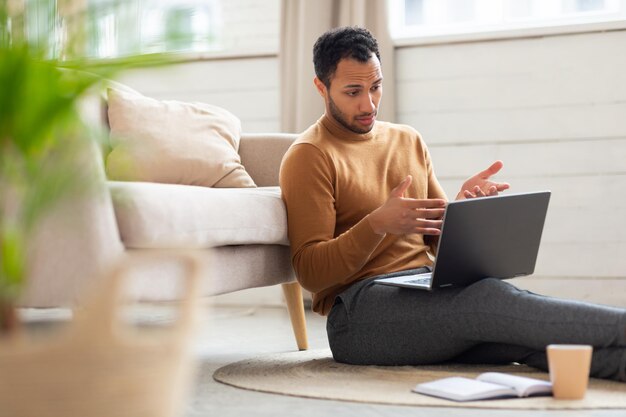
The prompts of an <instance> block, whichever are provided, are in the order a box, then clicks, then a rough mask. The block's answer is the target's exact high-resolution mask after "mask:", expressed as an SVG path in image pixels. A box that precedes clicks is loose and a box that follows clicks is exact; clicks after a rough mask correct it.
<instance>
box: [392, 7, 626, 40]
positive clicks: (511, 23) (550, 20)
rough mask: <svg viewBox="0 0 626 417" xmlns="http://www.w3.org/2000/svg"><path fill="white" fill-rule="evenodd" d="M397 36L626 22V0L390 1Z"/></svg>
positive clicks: (394, 30) (393, 30) (427, 35)
mask: <svg viewBox="0 0 626 417" xmlns="http://www.w3.org/2000/svg"><path fill="white" fill-rule="evenodd" d="M389 16H390V27H391V30H392V36H393V37H394V38H396V39H399V38H415V37H433V36H441V35H453V34H457V35H458V34H469V33H477V32H492V31H493V32H495V31H502V30H509V29H523V28H532V27H547V26H561V25H570V24H580V23H592V22H606V21H626V0H389Z"/></svg>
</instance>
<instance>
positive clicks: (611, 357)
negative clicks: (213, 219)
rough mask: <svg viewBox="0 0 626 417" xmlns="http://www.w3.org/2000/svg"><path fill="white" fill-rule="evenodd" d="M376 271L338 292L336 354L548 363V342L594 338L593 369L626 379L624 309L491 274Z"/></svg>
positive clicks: (390, 360) (363, 358) (395, 360)
mask: <svg viewBox="0 0 626 417" xmlns="http://www.w3.org/2000/svg"><path fill="white" fill-rule="evenodd" d="M424 271H425V269H420V270H412V271H402V272H398V273H394V274H387V275H385V276H396V275H404V274H411V273H416V272H424ZM374 279H375V278H368V279H365V280H363V281H361V282H358V283H356V284H354V285H352V286H351V287H350V288H348V289H347V290H346V291H344V292H343V293H341V294H339V295H338V296H337V297H336V299H335V304H334V306H333V308H332V310H331V311H330V314H329V316H328V321H327V332H328V340H329V343H330V348H331V350H332V353H333V357H334V359H335V360H336V361H338V362H343V363H349V364H359V365H424V364H433V363H440V362H445V361H454V362H461V363H485V364H505V363H510V362H518V363H524V364H527V365H530V366H533V367H536V368H539V369H542V370H547V369H548V366H547V358H546V353H545V348H546V346H547V345H549V344H551V343H566V344H589V345H592V346H593V347H594V353H593V357H592V366H591V376H594V377H598V378H609V379H615V380H621V381H626V369H625V368H626V310H625V309H620V308H614V307H608V306H601V305H594V304H589V303H583V302H578V301H572V300H563V299H558V298H552V297H546V296H542V295H537V294H533V293H531V292H529V291H524V290H520V289H518V288H516V287H515V286H513V285H511V284H509V283H507V282H505V281H501V280H498V279H492V278H489V279H484V280H481V281H478V282H476V283H474V284H472V285H470V286H468V287H465V288H455V289H452V288H451V289H438V290H435V291H432V292H429V291H421V290H414V289H406V288H399V287H391V286H387V285H380V284H376V283H375V282H373V280H374Z"/></svg>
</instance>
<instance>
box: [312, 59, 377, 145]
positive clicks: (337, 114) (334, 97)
mask: <svg viewBox="0 0 626 417" xmlns="http://www.w3.org/2000/svg"><path fill="white" fill-rule="evenodd" d="M318 81H319V80H317V81H316V85H317V87H318V89H319V90H320V93H321V94H322V95H323V96H324V100H325V102H326V114H327V115H328V116H330V117H332V118H333V119H335V120H336V121H337V122H338V123H339V124H341V125H342V126H344V127H345V128H346V129H348V130H351V131H352V132H355V133H367V132H369V131H370V130H372V128H373V127H374V122H375V121H376V114H377V113H378V105H379V103H380V99H381V97H382V95H383V86H382V82H383V75H382V71H381V68H380V61H379V60H378V58H376V55H374V54H372V57H371V58H370V59H369V61H367V62H359V61H357V60H354V59H351V58H346V59H342V60H341V61H339V63H338V64H337V70H336V71H335V74H334V75H333V76H332V77H331V79H330V88H328V89H327V88H326V86H324V85H323V84H322V83H321V82H319V83H318Z"/></svg>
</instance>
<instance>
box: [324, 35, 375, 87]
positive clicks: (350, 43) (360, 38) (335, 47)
mask: <svg viewBox="0 0 626 417" xmlns="http://www.w3.org/2000/svg"><path fill="white" fill-rule="evenodd" d="M372 54H375V55H376V58H378V60H379V61H380V53H379V52H378V42H376V38H374V35H372V33H371V32H370V31H369V30H367V29H365V28H362V27H358V26H344V27H339V28H335V29H331V30H329V31H328V32H326V33H324V34H323V35H322V36H320V37H319V38H318V39H317V41H316V42H315V45H314V46H313V65H314V66H315V75H316V76H317V78H319V79H320V80H321V81H322V82H323V83H324V85H325V86H326V87H327V88H330V78H331V77H332V75H333V74H334V73H335V71H336V70H337V64H339V61H341V60H342V59H344V58H352V59H356V60H357V61H359V62H367V61H369V60H370V58H371V57H372Z"/></svg>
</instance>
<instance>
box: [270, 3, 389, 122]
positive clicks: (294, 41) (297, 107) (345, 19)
mask: <svg viewBox="0 0 626 417" xmlns="http://www.w3.org/2000/svg"><path fill="white" fill-rule="evenodd" d="M281 13H282V15H281V48H280V72H281V73H280V83H281V118H282V119H281V120H282V121H281V128H282V131H283V132H289V133H299V132H302V131H303V130H305V129H306V128H307V127H309V126H310V125H312V124H313V123H315V121H316V120H317V119H318V118H319V117H320V116H321V115H322V114H323V113H324V102H323V100H322V98H321V97H320V96H319V94H318V93H317V91H316V90H315V87H314V85H313V78H314V77H315V71H314V69H313V44H314V43H315V41H316V40H317V38H318V37H319V36H320V35H321V34H322V33H324V32H326V31H327V30H328V29H332V28H334V27H338V26H362V27H365V28H367V29H369V30H370V32H372V34H373V35H374V36H375V37H376V39H377V40H378V47H379V49H380V55H381V61H382V69H383V77H384V82H383V99H382V101H381V105H380V108H379V113H378V119H379V120H385V121H390V122H393V121H395V94H394V89H395V80H394V78H395V68H394V49H393V43H392V41H391V37H390V35H389V30H388V24H387V2H386V1H385V0H317V1H312V0H282V5H281Z"/></svg>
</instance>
